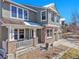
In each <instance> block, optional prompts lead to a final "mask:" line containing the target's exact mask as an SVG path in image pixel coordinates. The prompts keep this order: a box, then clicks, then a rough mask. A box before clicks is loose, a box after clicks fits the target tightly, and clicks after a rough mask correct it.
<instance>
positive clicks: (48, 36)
mask: <svg viewBox="0 0 79 59" xmlns="http://www.w3.org/2000/svg"><path fill="white" fill-rule="evenodd" d="M47 30H52V28H49V29H47ZM49 33H50V32H49ZM47 34H48V33H47ZM52 36H53V30H52ZM52 36H47V38H52Z"/></svg>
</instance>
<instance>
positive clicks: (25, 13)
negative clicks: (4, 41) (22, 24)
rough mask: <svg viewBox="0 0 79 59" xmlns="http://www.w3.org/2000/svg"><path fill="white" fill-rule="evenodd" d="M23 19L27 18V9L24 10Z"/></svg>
mask: <svg viewBox="0 0 79 59" xmlns="http://www.w3.org/2000/svg"><path fill="white" fill-rule="evenodd" d="M24 19H28V11H26V10H24Z"/></svg>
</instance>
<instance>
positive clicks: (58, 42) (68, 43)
mask: <svg viewBox="0 0 79 59" xmlns="http://www.w3.org/2000/svg"><path fill="white" fill-rule="evenodd" d="M60 44H61V45H64V46H67V47H70V48H74V49H77V50H79V46H77V45H75V44H74V43H73V42H70V41H68V40H66V39H60V40H58V41H56V42H54V46H58V45H60Z"/></svg>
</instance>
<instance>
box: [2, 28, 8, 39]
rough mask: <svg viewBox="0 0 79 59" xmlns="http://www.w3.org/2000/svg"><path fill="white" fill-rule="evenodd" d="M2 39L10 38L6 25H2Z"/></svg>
mask: <svg viewBox="0 0 79 59" xmlns="http://www.w3.org/2000/svg"><path fill="white" fill-rule="evenodd" d="M1 30H2V33H1V35H2V36H1V39H2V40H6V39H8V29H7V28H6V27H2V29H1Z"/></svg>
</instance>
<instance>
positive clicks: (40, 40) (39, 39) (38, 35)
mask: <svg viewBox="0 0 79 59" xmlns="http://www.w3.org/2000/svg"><path fill="white" fill-rule="evenodd" d="M41 31H42V30H41V29H37V31H36V33H37V37H38V43H42V38H41V36H42V33H41Z"/></svg>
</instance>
